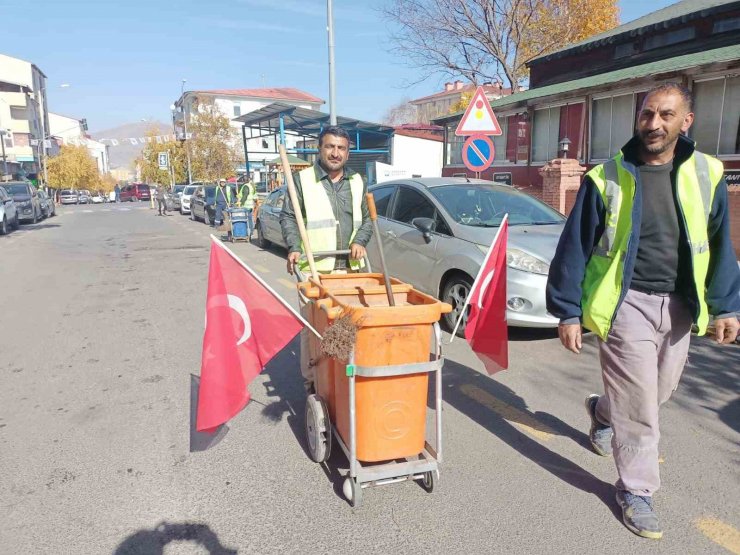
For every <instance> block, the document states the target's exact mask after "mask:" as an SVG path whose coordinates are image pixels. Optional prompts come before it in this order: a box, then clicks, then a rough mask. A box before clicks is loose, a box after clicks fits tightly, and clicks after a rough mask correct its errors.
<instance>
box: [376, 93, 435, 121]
mask: <svg viewBox="0 0 740 555" xmlns="http://www.w3.org/2000/svg"><path fill="white" fill-rule="evenodd" d="M383 123H384V124H385V125H403V124H404V123H429V122H428V121H420V119H419V113H418V110H417V107H416V106H414V105H413V104H411V103H410V102H409V99H408V98H404V99H403V100H401V102H399V103H398V104H396V105H395V106H391V107H390V108H389V109H388V111H387V112H386V113H385V116H383Z"/></svg>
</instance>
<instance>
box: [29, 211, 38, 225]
mask: <svg viewBox="0 0 740 555" xmlns="http://www.w3.org/2000/svg"><path fill="white" fill-rule="evenodd" d="M38 221H39V216H38V214H36V210H35V209H34V211H33V221H32V222H31V223H34V224H35V223H37V222H38Z"/></svg>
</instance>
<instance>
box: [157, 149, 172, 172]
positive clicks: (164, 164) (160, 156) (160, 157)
mask: <svg viewBox="0 0 740 555" xmlns="http://www.w3.org/2000/svg"><path fill="white" fill-rule="evenodd" d="M157 161H158V163H159V169H160V170H167V169H169V167H170V153H169V152H159V153H157Z"/></svg>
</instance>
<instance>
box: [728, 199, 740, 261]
mask: <svg viewBox="0 0 740 555" xmlns="http://www.w3.org/2000/svg"><path fill="white" fill-rule="evenodd" d="M727 193H728V198H729V201H730V202H729V205H730V230H731V233H732V244H733V246H734V247H735V256H736V257H738V258H740V185H730V186H729V187H728V188H727Z"/></svg>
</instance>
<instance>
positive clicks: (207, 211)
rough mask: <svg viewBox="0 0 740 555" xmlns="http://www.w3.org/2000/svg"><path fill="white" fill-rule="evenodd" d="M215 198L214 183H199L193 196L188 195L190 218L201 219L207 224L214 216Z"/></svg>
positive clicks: (209, 223)
mask: <svg viewBox="0 0 740 555" xmlns="http://www.w3.org/2000/svg"><path fill="white" fill-rule="evenodd" d="M215 200H216V186H215V185H201V186H200V187H198V188H197V189H196V190H195V192H194V193H193V196H192V197H190V219H191V220H194V221H198V220H201V221H203V222H204V223H205V224H207V225H211V222H213V220H214V219H215V218H216V215H215V214H216V208H215V206H214V202H215Z"/></svg>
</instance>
